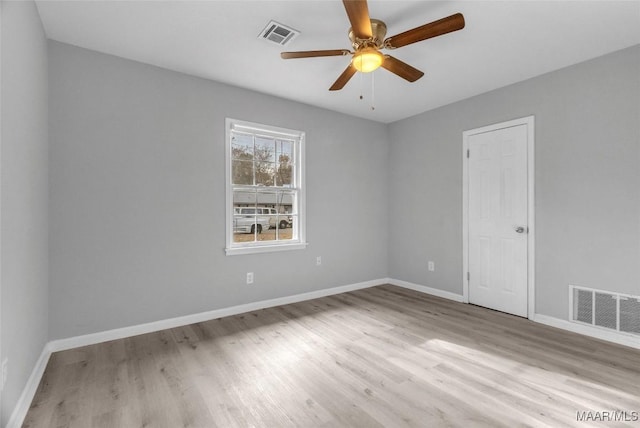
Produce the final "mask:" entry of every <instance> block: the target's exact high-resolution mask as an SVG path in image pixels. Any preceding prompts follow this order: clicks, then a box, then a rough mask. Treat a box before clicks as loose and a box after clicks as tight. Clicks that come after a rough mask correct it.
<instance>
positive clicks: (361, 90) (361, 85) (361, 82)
mask: <svg viewBox="0 0 640 428" xmlns="http://www.w3.org/2000/svg"><path fill="white" fill-rule="evenodd" d="M358 74H359V75H360V99H361V100H363V99H364V97H363V96H362V93H363V92H364V91H363V88H364V84H363V79H362V75H363V74H364V73H358Z"/></svg>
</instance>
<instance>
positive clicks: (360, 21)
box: [342, 0, 373, 39]
mask: <svg viewBox="0 0 640 428" xmlns="http://www.w3.org/2000/svg"><path fill="white" fill-rule="evenodd" d="M342 3H343V4H344V8H345V10H346V11H347V16H348V17H349V22H350V23H351V29H352V30H353V34H354V35H355V36H356V37H357V38H358V39H370V38H371V37H372V35H373V32H372V31H371V18H369V7H368V6H367V0H342Z"/></svg>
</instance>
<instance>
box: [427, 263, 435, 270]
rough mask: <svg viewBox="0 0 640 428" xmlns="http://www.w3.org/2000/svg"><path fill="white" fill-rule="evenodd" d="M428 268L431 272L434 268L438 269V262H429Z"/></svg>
mask: <svg viewBox="0 0 640 428" xmlns="http://www.w3.org/2000/svg"><path fill="white" fill-rule="evenodd" d="M427 269H429V272H433V271H434V270H436V264H435V263H434V262H432V261H429V263H427Z"/></svg>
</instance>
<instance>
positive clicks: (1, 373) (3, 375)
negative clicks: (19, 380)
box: [0, 358, 9, 390]
mask: <svg viewBox="0 0 640 428" xmlns="http://www.w3.org/2000/svg"><path fill="white" fill-rule="evenodd" d="M8 376H9V359H8V358H5V359H4V361H3V362H2V369H1V370H0V390H3V389H4V384H5V383H7V377H8Z"/></svg>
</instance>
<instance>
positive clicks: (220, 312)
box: [6, 278, 640, 428]
mask: <svg viewBox="0 0 640 428" xmlns="http://www.w3.org/2000/svg"><path fill="white" fill-rule="evenodd" d="M383 284H391V285H395V286H398V287H403V288H408V289H410V290H415V291H419V292H422V293H426V294H431V295H433V296H437V297H442V298H444V299H449V300H453V301H455V302H463V301H464V300H463V296H462V295H460V294H455V293H451V292H449V291H444V290H439V289H436V288H431V287H427V286H424V285H419V284H414V283H411V282H407V281H402V280H399V279H393V278H381V279H376V280H371V281H365V282H359V283H355V284H349V285H344V286H340V287H333V288H328V289H324V290H317V291H311V292H308V293H302V294H295V295H293V296H286V297H279V298H276V299H269V300H262V301H259V302H253V303H247V304H243V305H238V306H232V307H229V308H222V309H215V310H212V311H207V312H201V313H197V314H192V315H185V316H182V317H177V318H170V319H165V320H160V321H155V322H150V323H146V324H140V325H135V326H130V327H123V328H118V329H114V330H107V331H103V332H99V333H93V334H87V335H83V336H76V337H70V338H66V339H59V340H53V341H51V342H49V343H47V344H46V345H45V346H44V349H43V350H42V354H41V355H40V358H39V359H38V361H37V362H36V365H35V367H34V369H33V371H32V372H31V376H30V377H29V380H28V381H27V384H26V386H25V388H24V390H23V392H22V395H21V396H20V399H19V400H18V403H17V404H16V407H15V408H14V410H13V413H12V414H11V417H10V418H9V422H8V423H7V426H6V428H19V427H20V426H21V425H22V423H23V422H24V418H25V416H26V415H27V411H28V410H29V407H30V405H31V402H32V401H33V397H34V396H35V393H36V390H37V388H38V385H39V384H40V379H42V375H43V374H44V370H45V368H46V366H47V362H48V361H49V357H50V356H51V353H52V352H57V351H63V350H66V349H72V348H77V347H80V346H87V345H93V344H96V343H101V342H106V341H109V340H115V339H123V338H126V337H131V336H136V335H139V334H145V333H152V332H155V331H160V330H165V329H168V328H175V327H180V326H183V325H189V324H193V323H197V322H202V321H208V320H212V319H216V318H222V317H227V316H232V315H238V314H242V313H245V312H250V311H255V310H259V309H265V308H271V307H275V306H280V305H286V304H290V303H297V302H302V301H306V300H312V299H317V298H320V297H325V296H332V295H335V294H341V293H347V292H349V291H355V290H361V289H364V288H369V287H375V286H377V285H383ZM533 321H535V322H538V323H540V324H545V325H549V326H552V327H557V328H560V329H563V330H568V331H572V332H575V333H580V334H583V335H586V336H591V337H595V338H598V339H603V340H607V341H610V342H614V343H618V344H621V345H626V346H630V347H632V348H637V349H640V339H637V338H635V337H631V336H628V335H625V334H618V333H612V332H608V331H602V330H600V329H598V328H593V327H589V326H586V325H581V324H575V323H572V322H569V321H565V320H561V319H558V318H554V317H550V316H547V315H541V314H536V315H535V316H534V318H533Z"/></svg>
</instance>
